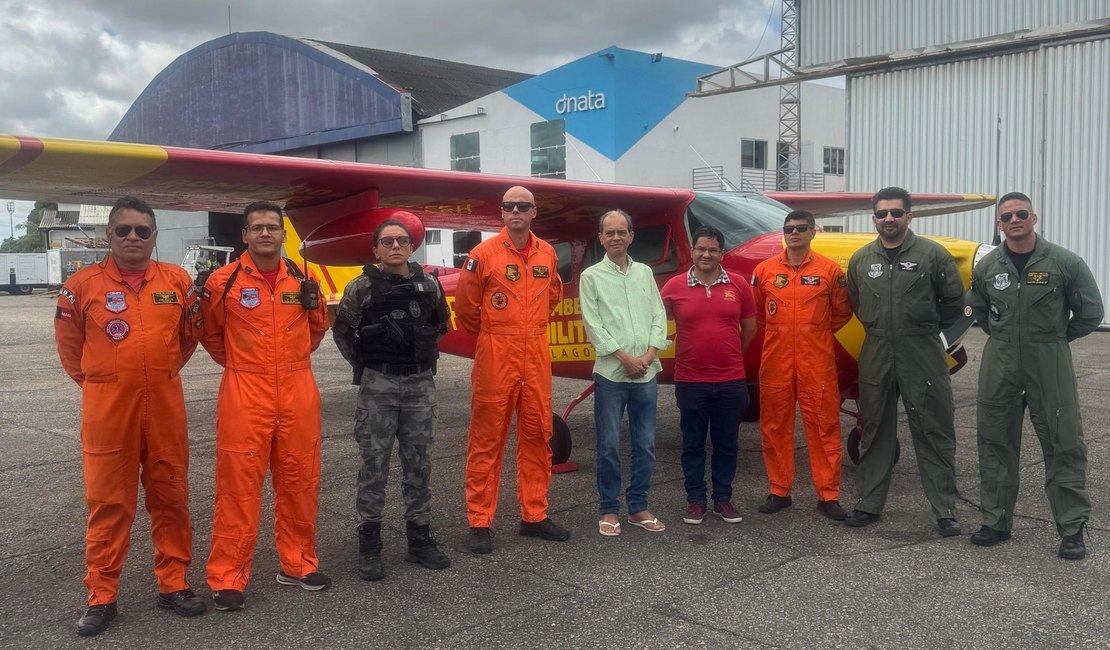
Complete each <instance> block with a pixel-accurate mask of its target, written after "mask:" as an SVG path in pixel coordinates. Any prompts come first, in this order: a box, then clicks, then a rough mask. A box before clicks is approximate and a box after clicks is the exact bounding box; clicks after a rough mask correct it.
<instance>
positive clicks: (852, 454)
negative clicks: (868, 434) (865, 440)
mask: <svg viewBox="0 0 1110 650" xmlns="http://www.w3.org/2000/svg"><path fill="white" fill-rule="evenodd" d="M862 435H863V431H861V430H860V428H859V427H852V431H851V432H850V433H849V434H848V458H851V459H852V464H853V465H859V441H860V438H861V437H862ZM901 457H902V443H900V442H899V441H897V440H895V441H894V465H897V464H898V460H899V459H900V458H901Z"/></svg>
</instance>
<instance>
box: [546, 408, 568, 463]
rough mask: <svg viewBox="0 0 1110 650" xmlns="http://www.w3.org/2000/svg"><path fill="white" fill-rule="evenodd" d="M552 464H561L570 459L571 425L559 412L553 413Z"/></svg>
mask: <svg viewBox="0 0 1110 650" xmlns="http://www.w3.org/2000/svg"><path fill="white" fill-rule="evenodd" d="M551 423H552V426H551V443H550V444H551V464H552V465H561V464H563V463H565V462H567V460H569V459H570V449H571V439H570V427H568V426H567V423H566V422H564V421H563V418H561V417H559V416H558V414H556V413H552V414H551Z"/></svg>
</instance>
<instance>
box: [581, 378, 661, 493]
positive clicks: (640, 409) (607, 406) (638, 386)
mask: <svg viewBox="0 0 1110 650" xmlns="http://www.w3.org/2000/svg"><path fill="white" fill-rule="evenodd" d="M658 400H659V389H658V386H657V385H656V382H655V379H654V378H653V379H652V380H651V381H649V382H644V383H632V382H624V381H610V380H608V379H605V378H604V377H601V376H600V375H594V427H595V428H596V430H597V494H598V496H599V497H600V503H599V504H598V509H599V510H600V511H601V514H602V515H615V514H618V513H619V512H620V495H621V455H620V451H621V441H620V432H621V418H622V417H623V415H624V410H625V408H626V407H627V408H628V429H629V432H630V433H631V438H632V445H631V446H632V457H631V467H630V471H629V473H630V474H631V475H632V476H631V477H630V479H629V482H628V489H626V490H625V492H624V501H625V504H626V505H627V506H628V512H629V514H631V513H634V512H641V511H643V510H647V491H648V488H649V487H651V472H652V470H653V469H654V468H655V403H656V402H657V401H658Z"/></svg>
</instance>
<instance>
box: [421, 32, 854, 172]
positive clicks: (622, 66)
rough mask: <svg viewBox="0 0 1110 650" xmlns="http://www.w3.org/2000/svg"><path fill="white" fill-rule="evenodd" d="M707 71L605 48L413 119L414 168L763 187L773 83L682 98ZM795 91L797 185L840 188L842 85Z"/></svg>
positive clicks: (771, 138)
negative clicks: (418, 153)
mask: <svg viewBox="0 0 1110 650" xmlns="http://www.w3.org/2000/svg"><path fill="white" fill-rule="evenodd" d="M715 69H716V66H710V65H705V64H700V63H692V62H689V61H682V60H679V59H673V58H669V57H665V56H662V55H658V54H648V53H645V52H636V51H632V50H626V49H622V48H618V47H610V48H607V49H605V50H602V51H600V52H596V53H594V54H590V55H587V56H585V57H582V58H581V59H578V60H576V61H572V62H571V63H568V64H566V65H564V66H561V67H559V68H556V69H554V70H551V71H549V72H546V73H543V74H541V75H538V76H536V77H532V78H530V79H526V80H524V81H521V82H519V83H517V84H514V85H512V86H509V87H508V88H505V89H503V90H500V91H497V92H494V93H491V94H489V95H486V96H485V97H481V98H479V99H476V100H474V101H471V102H468V103H466V104H463V105H461V106H459V107H457V108H454V109H451V110H449V111H445V112H444V113H443V114H441V115H439V116H436V117H431V118H428V119H425V120H421V121H420V122H419V124H418V128H419V130H420V134H421V138H420V140H421V142H422V145H423V151H424V156H423V161H424V166H425V167H429V168H433V169H461V170H467V171H480V172H486V173H494V174H511V175H519V176H554V177H558V178H569V179H575V180H588V181H596V180H600V181H605V182H616V183H624V184H630V185H651V186H659V187H683V188H694V189H721V182H720V178H724V179H725V180H727V181H728V182H729V183H730V184H732V185H733V186H735V187H738V188H741V189H744V190H754V191H765V190H773V189H775V187H774V186H775V170H776V169H777V164H778V156H777V145H776V143H777V136H778V125H779V116H778V110H779V109H778V89H777V88H768V89H761V90H755V91H751V92H745V93H732V94H728V95H719V96H714V97H703V98H691V97H687V93H689V92H693V90H694V89H695V85H696V80H697V77H698V76H699V75H702V74H706V73H708V72H712V71H713V70H715ZM802 93H803V100H802V101H803V106H809V105H812V106H814V107H819V108H817V109H816V110H812V111H807V112H805V113H804V116H803V120H802V140H803V143H802V171H803V173H804V174H805V176H806V178H805V184H806V189H815V190H821V189H824V190H829V191H833V190H842V189H844V171H845V169H844V164H843V161H844V154H845V152H844V148H845V129H844V124H845V121H844V119H845V118H844V90H843V89H840V88H834V87H830V86H824V85H819V84H810V83H807V84H804V86H803V91H802ZM826 148H827V149H829V150H830V151H829V152H828V153H826V151H825V150H826ZM826 161H829V162H830V164H829V165H828V166H826V165H825V162H826ZM710 167H711V168H713V169H712V171H711V170H710V169H709V168H710Z"/></svg>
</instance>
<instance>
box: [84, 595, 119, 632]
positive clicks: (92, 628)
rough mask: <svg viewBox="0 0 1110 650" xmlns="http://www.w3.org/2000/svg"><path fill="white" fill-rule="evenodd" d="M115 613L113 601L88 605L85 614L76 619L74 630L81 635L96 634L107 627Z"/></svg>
mask: <svg viewBox="0 0 1110 650" xmlns="http://www.w3.org/2000/svg"><path fill="white" fill-rule="evenodd" d="M117 613H118V612H117V610H116V604H115V603H108V604H107V605H90V606H89V608H88V609H86V610H85V614H84V615H83V616H82V617H81V618H79V619H77V630H76V632H77V634H79V635H81V636H96V635H97V634H100V633H101V632H103V631H104V630H105V628H107V627H108V623H111V622H112V619H113V618H115V617H116V614H117Z"/></svg>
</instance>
